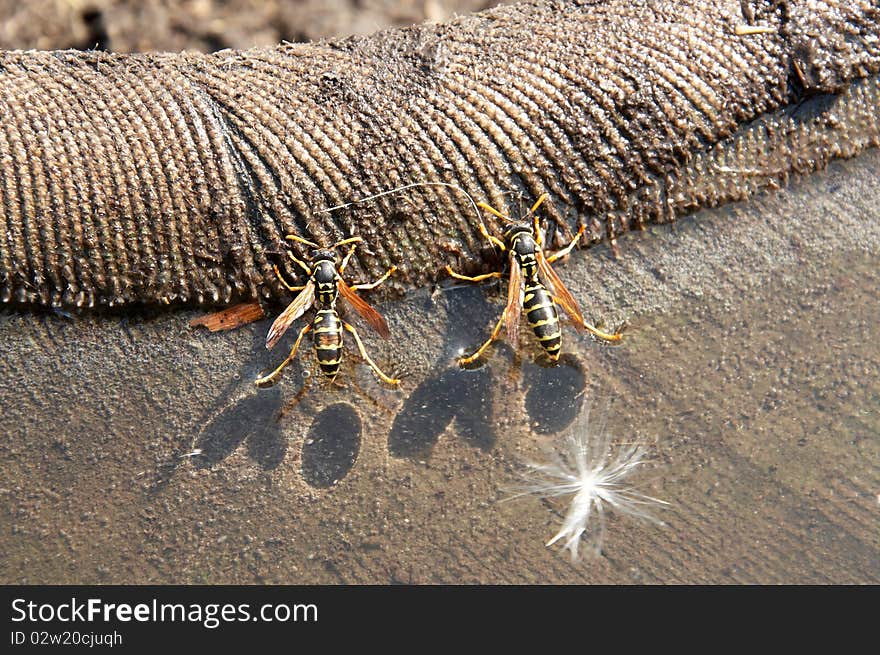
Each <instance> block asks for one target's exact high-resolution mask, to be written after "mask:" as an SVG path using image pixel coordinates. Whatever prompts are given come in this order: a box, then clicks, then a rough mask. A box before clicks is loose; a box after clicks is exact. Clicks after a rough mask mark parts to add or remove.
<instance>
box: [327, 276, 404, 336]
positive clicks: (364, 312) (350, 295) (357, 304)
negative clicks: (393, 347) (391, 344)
mask: <svg viewBox="0 0 880 655" xmlns="http://www.w3.org/2000/svg"><path fill="white" fill-rule="evenodd" d="M336 283H337V284H338V285H339V293H341V294H342V297H343V298H345V299H346V300H347V301H348V302H349V303H351V306H352V307H354V308H355V310H356V311H357V313H358V314H360V315H361V316H363V317H364V320H366V321H367V323H369V324H370V327H372V328H373V329H374V330H376V332H378V333H379V335H380V336H381V337H382V338H383V339H387V338H388V337H390V336H391V330H389V329H388V324H387V323H386V322H385V319H384V318H382V315H381V314H380V313H379V312H377V311H376V310H375V309H373V308H372V307H370V305H369V304H368V303H367V301H366V300H364V299H363V298H361V297H360V296H359V295H357V294H356V293H355V292H354V289H352V288H351V287H350V286H348V285H347V284H346V283H345V280H343V279H342V278H341V277H338V278H336Z"/></svg>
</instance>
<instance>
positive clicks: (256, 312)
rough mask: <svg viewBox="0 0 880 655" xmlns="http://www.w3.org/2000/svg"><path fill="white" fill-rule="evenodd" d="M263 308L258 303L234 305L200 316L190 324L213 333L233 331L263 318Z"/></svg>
mask: <svg viewBox="0 0 880 655" xmlns="http://www.w3.org/2000/svg"><path fill="white" fill-rule="evenodd" d="M263 316H265V314H264V313H263V308H262V307H261V306H260V303H258V302H247V303H240V304H238V305H233V306H232V307H229V308H227V309H222V310H220V311H218V312H213V313H211V314H206V315H205V316H199V317H198V318H194V319H193V320H191V321H190V322H189V326H190V327H197V326H203V327H206V328H208V329H209V330H210V331H211V332H219V331H221V330H232V329H234V328H237V327H241V326H242V325H247V324H248V323H253V322H254V321H259V320H260V319H261V318H263Z"/></svg>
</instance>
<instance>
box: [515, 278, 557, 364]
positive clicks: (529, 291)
mask: <svg viewBox="0 0 880 655" xmlns="http://www.w3.org/2000/svg"><path fill="white" fill-rule="evenodd" d="M523 311H525V314H526V320H528V322H529V327H530V328H532V331H533V332H534V333H535V336H536V337H538V341H539V342H540V343H541V346H542V347H543V348H544V350H546V351H547V355H548V356H549V357H550V359H552V360H554V361H555V360H557V359H559V349H560V348H561V346H562V330H561V329H560V327H559V314H558V312H557V311H556V304H555V303H554V302H553V299H552V298H551V297H550V294H549V293H547V289H545V288H544V285H543V284H541V283H540V282H527V283H526V289H525V294H524V295H523Z"/></svg>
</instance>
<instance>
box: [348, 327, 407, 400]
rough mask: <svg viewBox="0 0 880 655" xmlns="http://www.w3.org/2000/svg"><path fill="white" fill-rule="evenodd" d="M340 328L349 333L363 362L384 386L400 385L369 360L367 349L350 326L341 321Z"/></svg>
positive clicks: (398, 381)
mask: <svg viewBox="0 0 880 655" xmlns="http://www.w3.org/2000/svg"><path fill="white" fill-rule="evenodd" d="M342 327H344V328H345V329H346V330H348V331H349V332H351V335H352V336H353V337H354V340H355V341H356V342H357V347H358V350H359V351H360V353H361V357H363V358H364V361H366V362H367V364H369V365H370V368H372V369H373V371H374V372H375V373H376V375H378V376H379V377H380V378H381V379H382V382H385V383H386V384H391V385H395V386H396V385H398V384H400V380H396V379H394V378H389V377H388V376H387V375H385V374H384V373H383V372H382V371H381V370H379V367H378V366H376V362H374V361H373V360H372V359H370V356H369V355H368V354H367V349H366V348H364V342H363V341H361V337H360V335H359V334H358V333H357V330H355V329H354V328H353V327H352V326H351V325H349V324H348V323H346V322H345V321H342Z"/></svg>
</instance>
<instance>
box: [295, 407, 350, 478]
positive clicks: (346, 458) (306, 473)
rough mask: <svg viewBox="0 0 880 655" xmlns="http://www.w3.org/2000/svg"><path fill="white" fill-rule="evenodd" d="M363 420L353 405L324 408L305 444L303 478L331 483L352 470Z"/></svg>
mask: <svg viewBox="0 0 880 655" xmlns="http://www.w3.org/2000/svg"><path fill="white" fill-rule="evenodd" d="M362 432H363V423H362V422H361V418H360V416H359V415H358V413H357V410H355V408H354V407H352V406H351V405H349V404H348V403H343V402H340V403H335V404H333V405H330V406H328V407H325V408H324V409H322V410H321V411H320V412H319V413H318V415H317V416H315V418H314V420H313V421H312V424H311V426H310V427H309V431H308V434H307V436H306V440H305V443H304V444H303V447H302V475H303V479H304V480H305V481H306V483H308V484H309V485H310V486H312V487H323V488H326V487H332V486H333V485H334V484H336V483H337V482H339V480H341V479H342V478H344V477H345V476H346V475H348V473H349V472H350V471H351V469H352V467H353V466H354V463H355V461H357V456H358V453H359V451H360V446H361V433H362Z"/></svg>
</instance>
